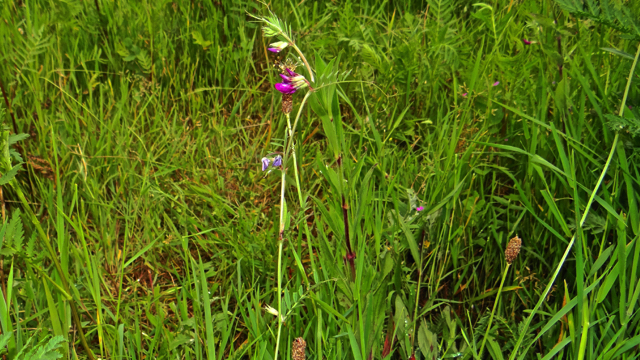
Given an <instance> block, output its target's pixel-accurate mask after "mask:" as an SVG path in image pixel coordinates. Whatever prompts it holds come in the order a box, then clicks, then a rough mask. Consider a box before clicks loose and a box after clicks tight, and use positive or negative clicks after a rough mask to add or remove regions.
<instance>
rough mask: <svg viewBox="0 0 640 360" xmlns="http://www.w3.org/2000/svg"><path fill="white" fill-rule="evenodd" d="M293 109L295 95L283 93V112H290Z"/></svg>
mask: <svg viewBox="0 0 640 360" xmlns="http://www.w3.org/2000/svg"><path fill="white" fill-rule="evenodd" d="M291 109H293V95H292V94H282V112H283V113H285V114H288V113H290V112H291Z"/></svg>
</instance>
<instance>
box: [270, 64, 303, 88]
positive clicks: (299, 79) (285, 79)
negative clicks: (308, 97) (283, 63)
mask: <svg viewBox="0 0 640 360" xmlns="http://www.w3.org/2000/svg"><path fill="white" fill-rule="evenodd" d="M285 70H286V71H287V73H288V74H289V75H288V76H287V75H285V74H280V77H281V78H282V82H281V83H277V84H275V88H276V90H278V91H280V92H281V93H283V94H293V93H294V92H296V91H297V90H298V89H302V88H305V87H307V86H308V85H309V83H308V82H307V79H305V78H304V76H302V75H300V74H297V73H296V72H294V71H293V70H291V69H288V68H285Z"/></svg>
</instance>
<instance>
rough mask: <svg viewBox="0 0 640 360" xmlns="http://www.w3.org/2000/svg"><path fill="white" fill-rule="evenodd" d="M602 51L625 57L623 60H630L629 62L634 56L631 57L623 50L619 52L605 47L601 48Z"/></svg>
mask: <svg viewBox="0 0 640 360" xmlns="http://www.w3.org/2000/svg"><path fill="white" fill-rule="evenodd" d="M600 50H604V51H607V52H610V53H612V54H614V55H618V56H620V57H623V58H626V59H629V60H633V55H631V54H629V53H626V52H624V51H622V50H618V49H614V48H610V47H603V48H600Z"/></svg>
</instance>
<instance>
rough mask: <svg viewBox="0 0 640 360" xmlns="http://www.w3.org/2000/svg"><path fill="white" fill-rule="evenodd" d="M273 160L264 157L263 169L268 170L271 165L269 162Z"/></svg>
mask: <svg viewBox="0 0 640 360" xmlns="http://www.w3.org/2000/svg"><path fill="white" fill-rule="evenodd" d="M270 162H271V160H269V159H267V158H266V157H263V158H262V171H265V170H267V168H268V167H269V163H270Z"/></svg>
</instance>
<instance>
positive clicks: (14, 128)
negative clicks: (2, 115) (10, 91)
mask: <svg viewBox="0 0 640 360" xmlns="http://www.w3.org/2000/svg"><path fill="white" fill-rule="evenodd" d="M0 90H2V97H3V98H4V103H5V105H7V110H8V111H9V115H11V121H12V122H13V133H14V134H17V133H18V126H17V125H16V117H15V115H13V111H11V105H10V103H9V98H8V97H7V92H6V91H5V90H4V83H3V82H2V79H0Z"/></svg>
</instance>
